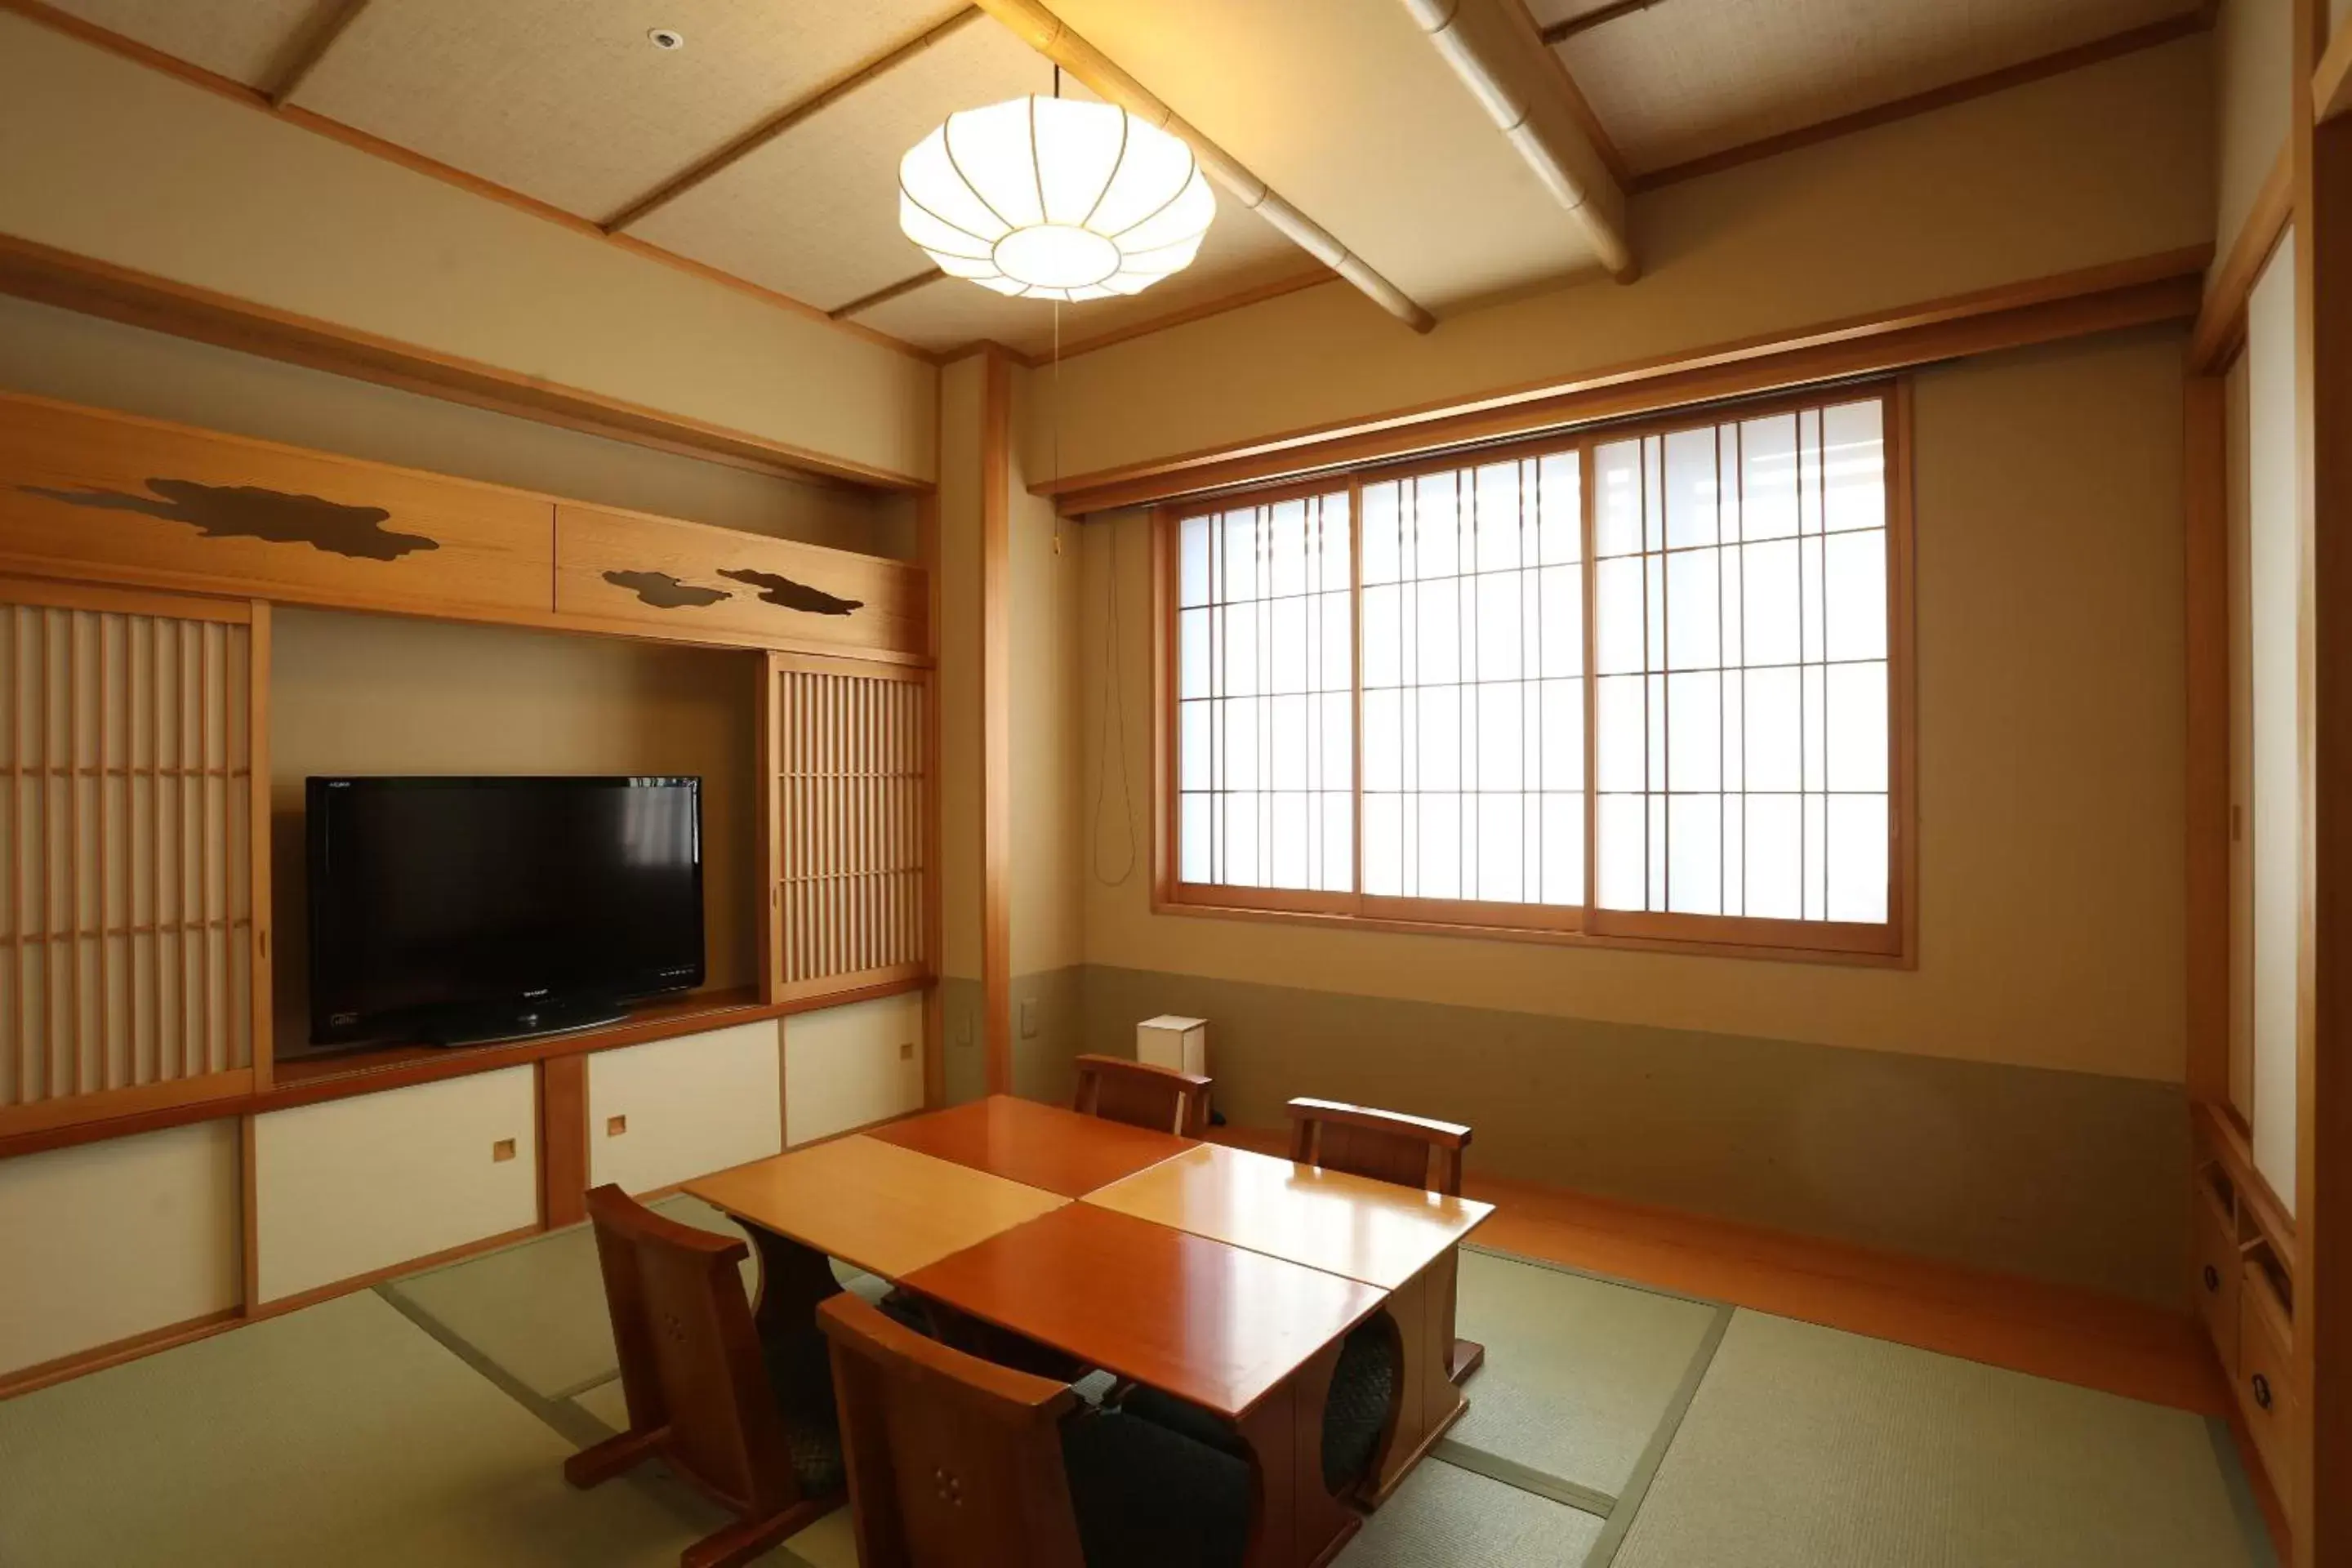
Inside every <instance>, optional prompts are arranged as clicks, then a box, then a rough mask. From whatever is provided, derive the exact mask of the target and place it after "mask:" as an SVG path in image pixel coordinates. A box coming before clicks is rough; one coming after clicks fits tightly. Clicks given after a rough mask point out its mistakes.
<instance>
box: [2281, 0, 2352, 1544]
mask: <svg viewBox="0 0 2352 1568" xmlns="http://www.w3.org/2000/svg"><path fill="white" fill-rule="evenodd" d="M2326 28H2327V5H2326V0H2294V109H2293V112H2292V114H2291V116H2290V118H2289V120H2288V122H2287V123H2288V135H2289V137H2290V139H2291V142H2292V146H2293V153H2292V156H2293V161H2294V194H2295V216H2296V222H2295V230H2294V246H2295V251H2294V270H2295V312H2296V321H2295V340H2296V342H2295V383H2296V392H2297V398H2296V403H2297V426H2298V427H2297V430H2296V459H2297V468H2298V469H2299V479H2300V482H2299V485H2298V487H2297V488H2298V490H2299V500H2300V503H2301V504H2300V509H2299V510H2300V511H2301V516H2302V523H2303V538H2304V549H2305V566H2306V568H2307V570H2306V572H2305V582H2304V593H2305V596H2304V601H2303V622H2304V627H2305V645H2304V646H2305V670H2306V672H2307V679H2306V680H2305V684H2304V693H2303V696H2304V711H2305V730H2304V732H2303V765H2304V769H2305V791H2304V811H2305V826H2306V832H2307V837H2306V838H2305V863H2304V897H2303V920H2304V926H2305V942H2304V943H2303V955H2302V966H2301V973H2300V987H2301V989H2302V992H2303V999H2304V1003H2305V1005H2304V1007H2303V1008H2302V1010H2301V1011H2302V1015H2303V1027H2302V1030H2301V1041H2300V1044H2301V1051H2300V1057H2301V1059H2300V1063H2299V1066H2300V1086H2299V1087H2300V1090H2301V1092H2300V1094H2299V1096H2298V1121H2299V1124H2298V1126H2297V1128H2296V1133H2297V1140H2296V1162H2297V1169H2296V1189H2297V1191H2296V1211H2297V1212H2296V1230H2297V1238H2298V1241H2299V1243H2300V1251H2301V1255H2302V1257H2301V1264H2302V1267H2301V1278H2300V1279H2298V1280H2297V1289H2298V1292H2299V1294H2300V1297H2301V1299H2300V1300H2298V1301H2297V1302H2296V1303H2295V1319H2296V1324H2295V1327H2296V1332H2295V1344H2294V1382H2295V1384H2296V1385H2297V1392H2298V1394H2300V1396H2301V1397H2300V1399H2299V1402H2298V1405H2297V1408H2296V1410H2295V1412H2294V1415H2295V1419H2296V1421H2297V1423H2298V1424H2299V1425H2300V1426H2302V1428H2303V1431H2302V1433H2301V1436H2302V1437H2303V1438H2304V1441H2303V1442H2302V1444H2301V1445H2300V1447H2301V1448H2302V1450H2303V1452H2304V1454H2305V1456H2306V1463H2305V1467H2304V1472H2303V1474H2302V1475H2301V1476H2300V1477H2298V1478H2296V1486H2297V1488H2298V1489H2299V1490H2300V1492H2301V1494H2302V1495H2301V1498H2300V1500H2299V1505H2291V1506H2294V1513H2295V1516H2296V1518H2295V1526H2296V1528H2295V1531H2294V1536H2295V1539H2294V1562H2295V1563H2296V1565H2297V1568H2352V119H2344V118H2339V119H2336V120H2335V121H2330V122H2329V123H2327V124H2326V125H2316V124H2315V118H2314V91H2313V75H2314V72H2315V69H2316V68H2317V67H2318V64H2319V60H2320V58H2321V56H2322V54H2323V53H2324V52H2325V49H2326V41H2327V40H2326Z"/></svg>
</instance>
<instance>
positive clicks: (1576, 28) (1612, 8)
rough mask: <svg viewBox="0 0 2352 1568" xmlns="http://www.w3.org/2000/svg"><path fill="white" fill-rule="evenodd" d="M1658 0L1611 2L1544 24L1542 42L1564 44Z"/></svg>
mask: <svg viewBox="0 0 2352 1568" xmlns="http://www.w3.org/2000/svg"><path fill="white" fill-rule="evenodd" d="M1657 3H1658V0H1612V4H1610V5H1596V6H1594V7H1593V8H1592V9H1591V10H1590V11H1587V12H1585V13H1583V14H1582V15H1581V16H1566V17H1562V18H1561V19H1560V20H1559V21H1557V22H1547V23H1546V24H1544V29H1543V34H1542V37H1543V41H1544V44H1545V46H1546V47H1549V46H1551V45H1553V44H1557V43H1562V42H1565V41H1566V40H1567V39H1570V38H1572V37H1576V35H1577V34H1579V33H1581V32H1586V31H1589V30H1590V29H1591V28H1594V27H1597V26H1601V23H1603V22H1613V21H1615V20H1616V19H1617V18H1618V17H1620V16H1632V15H1633V13H1634V12H1636V11H1646V10H1648V9H1649V8H1650V7H1651V6H1653V5H1656V4H1657Z"/></svg>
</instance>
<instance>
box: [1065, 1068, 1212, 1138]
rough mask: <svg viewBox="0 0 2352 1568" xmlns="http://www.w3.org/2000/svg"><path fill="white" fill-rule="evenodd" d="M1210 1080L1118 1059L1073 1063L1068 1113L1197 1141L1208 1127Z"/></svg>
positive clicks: (1174, 1070)
mask: <svg viewBox="0 0 2352 1568" xmlns="http://www.w3.org/2000/svg"><path fill="white" fill-rule="evenodd" d="M1211 1082H1212V1080H1211V1079H1205V1078H1201V1077H1198V1076H1196V1075H1194V1074H1192V1073H1188V1072H1178V1071H1177V1070H1176V1069H1175V1068H1160V1067H1153V1066H1152V1065H1150V1063H1149V1062H1131V1061H1128V1060H1126V1059H1125V1058H1120V1057H1095V1056H1086V1057H1080V1058H1078V1094H1077V1100H1076V1103H1075V1105H1074V1107H1073V1109H1075V1110H1076V1111H1077V1112H1078V1114H1080V1115H1081V1116H1099V1117H1102V1118H1103V1119H1104V1120H1106V1121H1124V1122H1126V1123H1127V1124H1128V1125H1129V1126H1130V1127H1149V1128H1150V1129H1151V1130H1152V1131H1155V1132H1174V1133H1178V1134H1180V1135H1181V1136H1183V1137H1186V1138H1197V1137H1199V1136H1200V1135H1201V1130H1202V1128H1204V1127H1206V1126H1207V1125H1208V1124H1209V1085H1210V1083H1211Z"/></svg>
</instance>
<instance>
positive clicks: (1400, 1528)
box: [1332, 1459, 1601, 1568]
mask: <svg viewBox="0 0 2352 1568" xmlns="http://www.w3.org/2000/svg"><path fill="white" fill-rule="evenodd" d="M1600 1534H1601V1521H1599V1520H1597V1519H1595V1518H1593V1517H1592V1515H1591V1514H1589V1513H1581V1512H1579V1511H1578V1510H1575V1509H1572V1508H1570V1507H1569V1506H1568V1505H1567V1504H1565V1503H1557V1502H1553V1501H1551V1500H1549V1499H1548V1498H1539V1497H1537V1496H1535V1495H1534V1494H1533V1493H1531V1492H1523V1491H1520V1490H1518V1489H1516V1488H1513V1487H1507V1486H1505V1485H1504V1484H1503V1483H1502V1482H1500V1481H1492V1480H1488V1479H1486V1477H1484V1476H1481V1475H1475V1474H1473V1473H1472V1472H1471V1471H1468V1470H1465V1469H1457V1468H1455V1467H1454V1466H1452V1465H1449V1464H1446V1463H1444V1461H1442V1460H1438V1459H1424V1460H1423V1461H1422V1462H1421V1464H1420V1466H1419V1467H1418V1468H1415V1469H1414V1471H1413V1472H1412V1475H1410V1476H1408V1477H1406V1478H1405V1483H1404V1485H1402V1486H1401V1487H1399V1488H1398V1489H1397V1490H1396V1495H1395V1496H1394V1497H1391V1499H1389V1500H1388V1501H1387V1502H1385V1503H1383V1504H1381V1508H1380V1510H1379V1511H1378V1512H1376V1513H1374V1514H1373V1515H1372V1516H1371V1517H1370V1518H1369V1519H1367V1520H1365V1521H1364V1528H1363V1529H1362V1530H1361V1531H1358V1532H1357V1535H1356V1539H1355V1540H1353V1541H1351V1542H1349V1543H1348V1548H1347V1550H1346V1551H1344V1552H1340V1553H1339V1556H1338V1557H1337V1558H1336V1559H1334V1560H1333V1564H1332V1568H1437V1565H1439V1564H1443V1565H1444V1568H1573V1565H1574V1564H1577V1563H1582V1562H1583V1561H1584V1555H1585V1553H1586V1552H1590V1551H1591V1549H1592V1543H1593V1542H1594V1541H1595V1540H1596V1539H1598V1538H1599V1536H1600Z"/></svg>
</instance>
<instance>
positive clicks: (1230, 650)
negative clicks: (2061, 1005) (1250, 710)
mask: <svg viewBox="0 0 2352 1568" xmlns="http://www.w3.org/2000/svg"><path fill="white" fill-rule="evenodd" d="M1213 613H1215V614H1220V615H1223V616H1224V617H1225V638H1224V655H1225V659H1224V668H1223V670H1222V671H1220V672H1219V673H1220V675H1221V677H1222V679H1223V685H1224V689H1225V690H1226V691H1227V692H1242V691H1257V690H1259V689H1261V688H1260V687H1259V685H1258V681H1259V680H1260V679H1262V678H1261V676H1260V675H1259V673H1258V664H1257V623H1258V617H1259V616H1262V615H1264V614H1265V606H1264V605H1227V606H1226V607H1225V608H1224V609H1223V610H1222V611H1216V612H1213Z"/></svg>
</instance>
